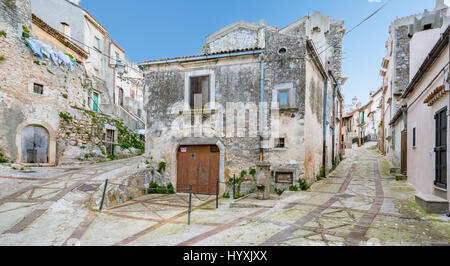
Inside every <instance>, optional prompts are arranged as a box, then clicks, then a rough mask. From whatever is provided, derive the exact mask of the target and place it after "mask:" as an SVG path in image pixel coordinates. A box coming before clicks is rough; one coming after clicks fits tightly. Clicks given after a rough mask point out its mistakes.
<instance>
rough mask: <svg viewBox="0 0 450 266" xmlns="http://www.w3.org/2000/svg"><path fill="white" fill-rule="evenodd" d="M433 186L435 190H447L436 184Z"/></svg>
mask: <svg viewBox="0 0 450 266" xmlns="http://www.w3.org/2000/svg"><path fill="white" fill-rule="evenodd" d="M433 188H434V189H435V190H439V191H442V192H447V189H445V188H441V187H438V186H436V185H433Z"/></svg>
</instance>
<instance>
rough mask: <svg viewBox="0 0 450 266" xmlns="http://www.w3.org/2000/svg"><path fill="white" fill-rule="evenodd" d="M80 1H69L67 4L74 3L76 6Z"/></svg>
mask: <svg viewBox="0 0 450 266" xmlns="http://www.w3.org/2000/svg"><path fill="white" fill-rule="evenodd" d="M80 1H81V0H69V2H72V3H74V4H75V5H78V4H79V3H80Z"/></svg>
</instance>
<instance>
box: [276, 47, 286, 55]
mask: <svg viewBox="0 0 450 266" xmlns="http://www.w3.org/2000/svg"><path fill="white" fill-rule="evenodd" d="M286 53H287V49H286V48H285V47H282V48H280V50H278V54H279V55H285V54H286Z"/></svg>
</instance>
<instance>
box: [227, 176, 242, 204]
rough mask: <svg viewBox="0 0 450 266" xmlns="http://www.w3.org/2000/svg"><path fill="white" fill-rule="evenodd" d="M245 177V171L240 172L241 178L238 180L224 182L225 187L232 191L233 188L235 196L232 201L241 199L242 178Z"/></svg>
mask: <svg viewBox="0 0 450 266" xmlns="http://www.w3.org/2000/svg"><path fill="white" fill-rule="evenodd" d="M245 175H247V172H246V171H242V172H241V177H239V178H229V179H228V180H227V182H226V185H227V187H228V188H229V189H230V190H231V191H233V187H234V188H235V192H236V194H235V195H234V199H239V198H240V197H241V185H242V183H243V182H244V177H245Z"/></svg>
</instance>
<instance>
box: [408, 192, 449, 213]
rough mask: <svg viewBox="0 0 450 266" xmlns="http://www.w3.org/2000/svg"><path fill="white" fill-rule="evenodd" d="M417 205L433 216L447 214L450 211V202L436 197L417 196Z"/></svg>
mask: <svg viewBox="0 0 450 266" xmlns="http://www.w3.org/2000/svg"><path fill="white" fill-rule="evenodd" d="M416 203H417V204H419V206H420V207H422V209H424V210H425V212H427V213H431V214H446V213H448V211H449V201H448V200H446V199H443V198H440V197H437V196H434V195H428V194H427V195H426V194H420V193H419V194H416Z"/></svg>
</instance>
